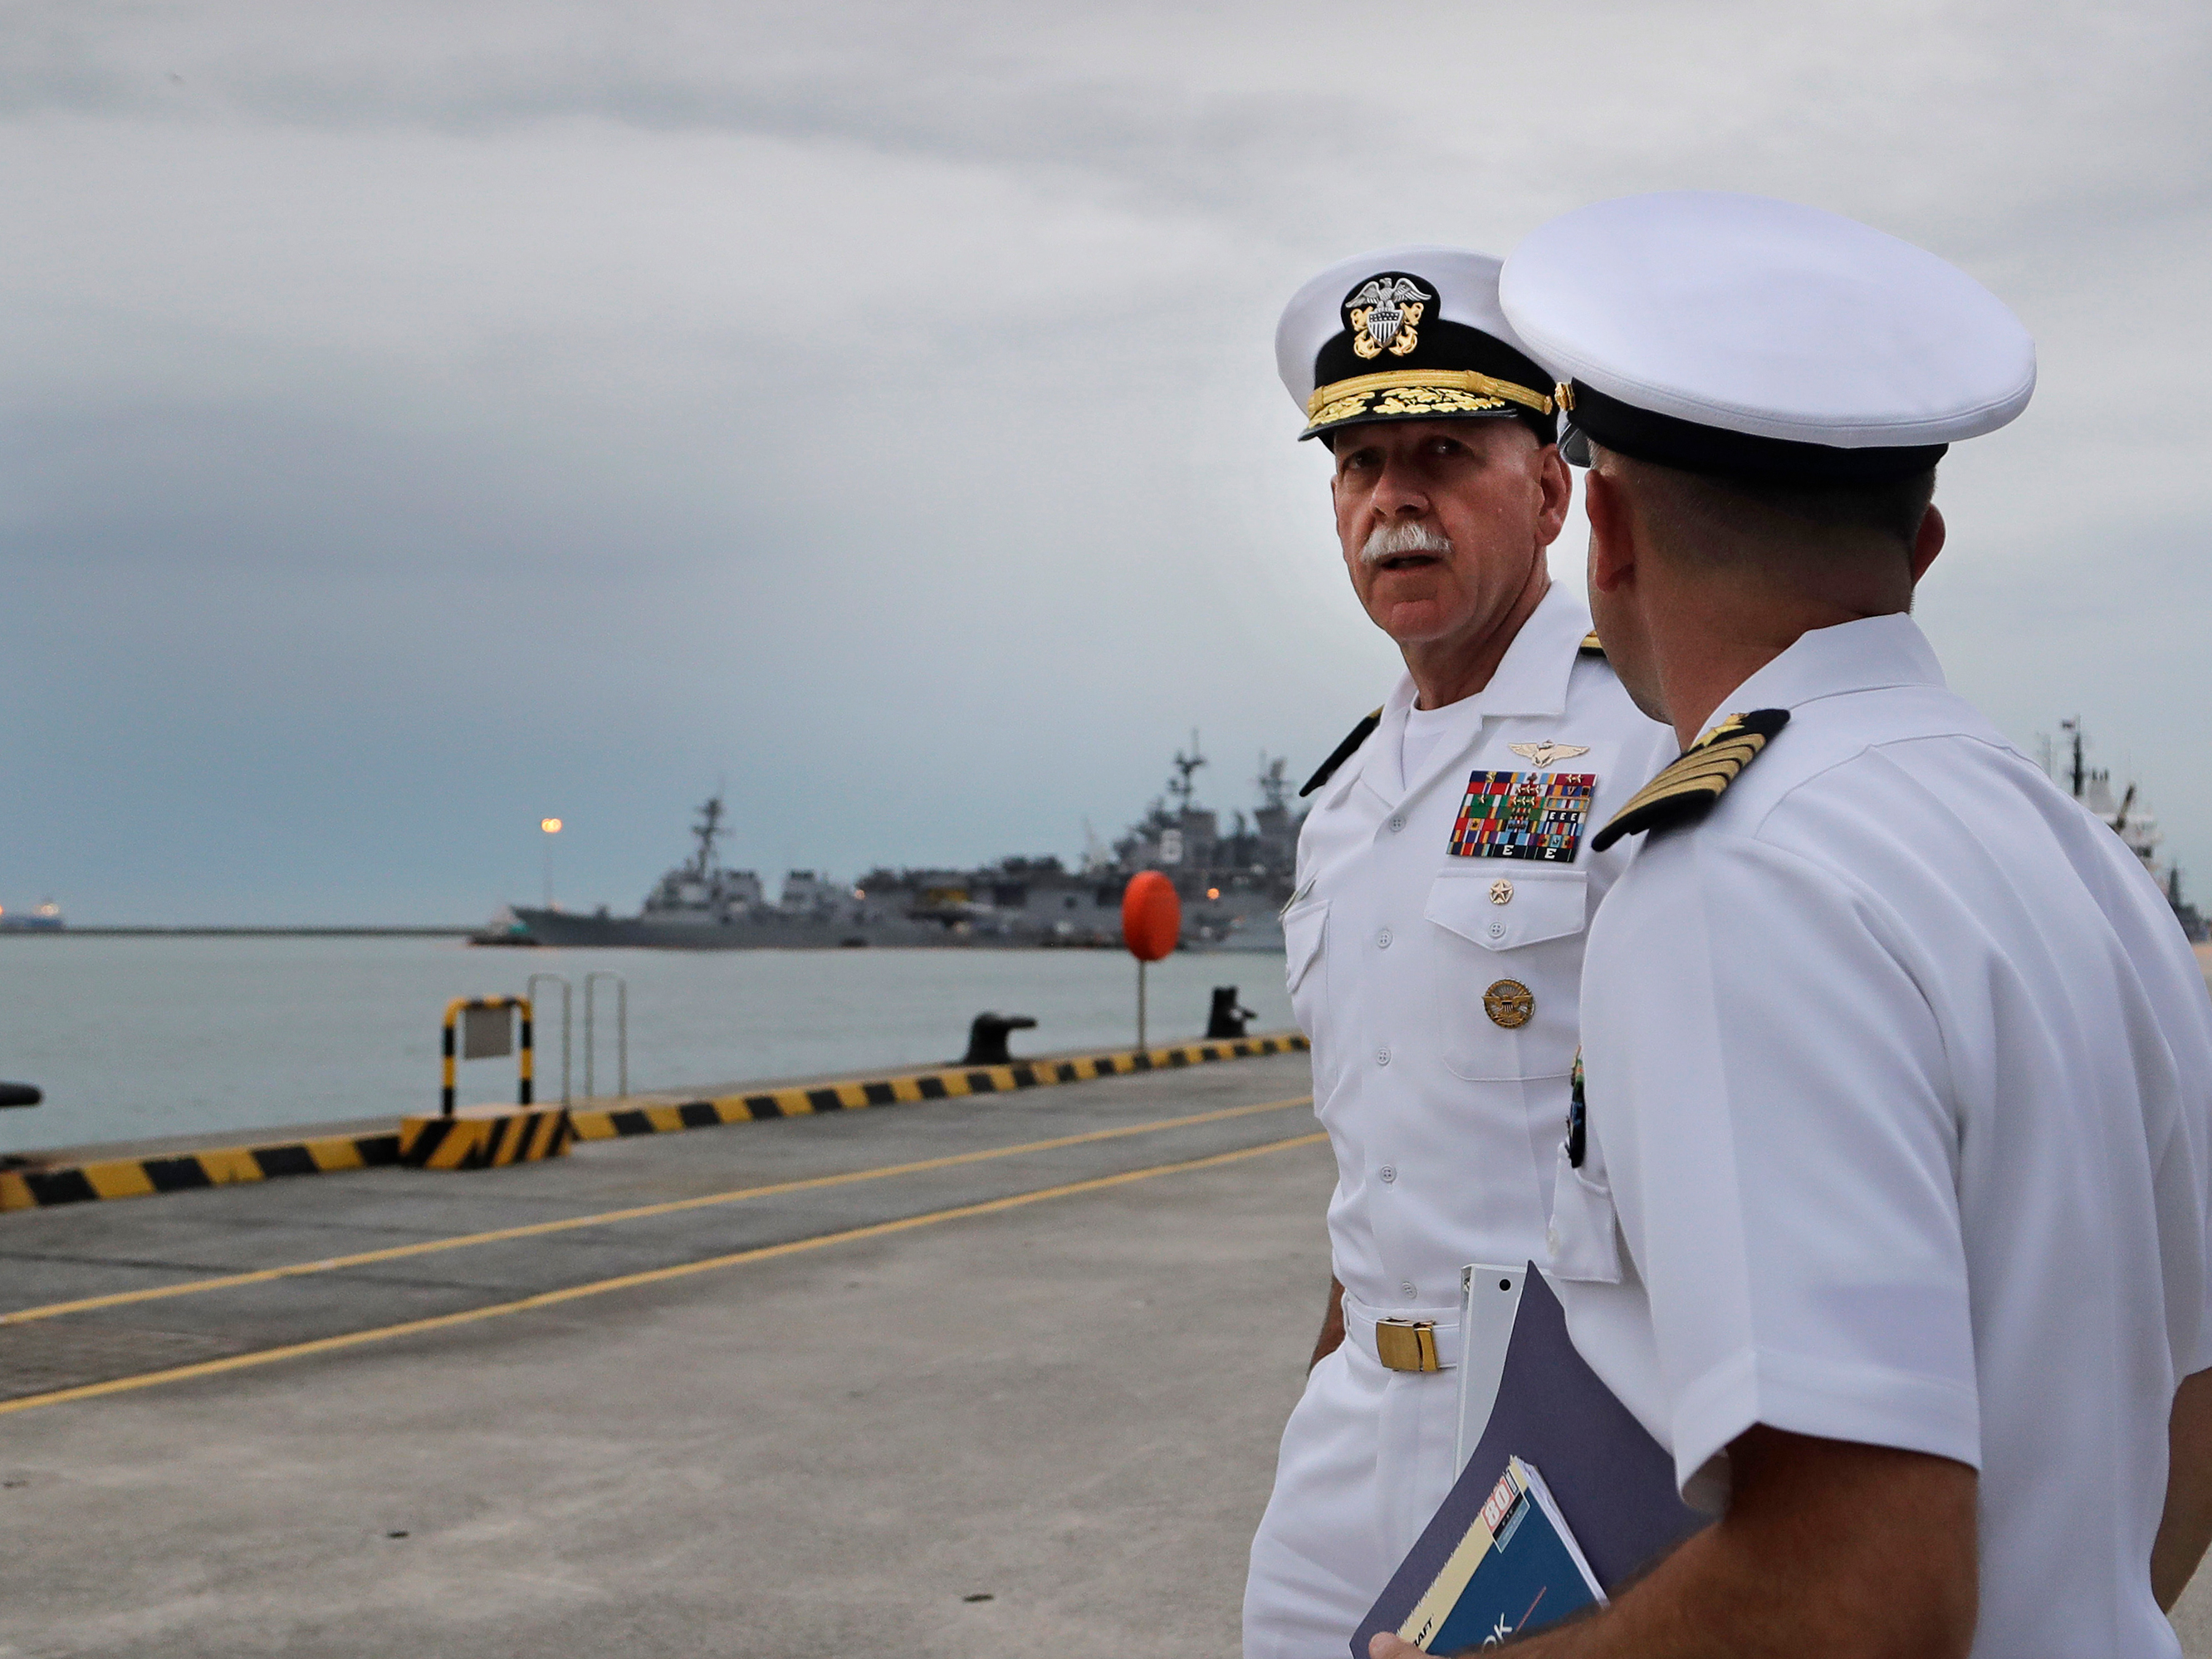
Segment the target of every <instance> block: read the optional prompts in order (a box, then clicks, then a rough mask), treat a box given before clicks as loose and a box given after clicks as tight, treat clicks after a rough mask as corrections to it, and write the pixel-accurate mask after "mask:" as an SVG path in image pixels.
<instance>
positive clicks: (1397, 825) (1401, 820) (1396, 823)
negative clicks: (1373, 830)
mask: <svg viewBox="0 0 2212 1659" xmlns="http://www.w3.org/2000/svg"><path fill="white" fill-rule="evenodd" d="M1405 827H1406V815H1405V814H1404V813H1403V812H1401V813H1399V814H1397V815H1396V816H1395V817H1393V818H1392V819H1391V820H1390V828H1391V829H1394V830H1397V829H1404V828H1405Z"/></svg>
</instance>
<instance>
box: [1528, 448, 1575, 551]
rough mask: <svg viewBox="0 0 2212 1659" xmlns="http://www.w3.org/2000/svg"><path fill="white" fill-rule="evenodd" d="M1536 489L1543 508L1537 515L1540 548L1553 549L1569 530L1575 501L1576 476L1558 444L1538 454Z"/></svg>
mask: <svg viewBox="0 0 2212 1659" xmlns="http://www.w3.org/2000/svg"><path fill="white" fill-rule="evenodd" d="M1536 467H1537V472H1536V488H1537V489H1538V490H1539V491H1540V492H1541V495H1542V497H1543V505H1542V506H1541V507H1539V508H1538V509H1537V513H1536V545H1537V546H1539V547H1549V546H1550V545H1551V544H1553V542H1555V541H1557V540H1559V532H1560V531H1561V530H1563V529H1565V527H1566V523H1567V508H1568V507H1569V505H1570V504H1571V503H1572V501H1574V499H1575V475H1574V473H1573V472H1572V471H1570V470H1569V468H1568V466H1567V464H1566V462H1565V460H1563V459H1561V458H1560V455H1559V445H1557V444H1547V445H1545V446H1544V447H1542V448H1541V449H1539V450H1538V451H1537V452H1536Z"/></svg>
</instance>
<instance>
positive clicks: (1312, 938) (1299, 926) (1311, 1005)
mask: <svg viewBox="0 0 2212 1659" xmlns="http://www.w3.org/2000/svg"><path fill="white" fill-rule="evenodd" d="M1327 945H1328V900H1327V899H1314V900H1309V901H1308V902H1306V903H1304V904H1301V905H1298V906H1297V907H1296V908H1292V909H1289V910H1285V912H1283V958H1284V964H1285V966H1284V975H1283V978H1284V983H1285V985H1286V986H1288V987H1289V989H1290V993H1291V1012H1292V1013H1294V1014H1295V1015H1296V1016H1297V1022H1298V1029H1299V1030H1302V1031H1304V1033H1305V1034H1306V1036H1307V1037H1308V1038H1310V1039H1311V1038H1315V1037H1317V1036H1319V1035H1320V1032H1319V1030H1318V1024H1319V1021H1320V1018H1321V1008H1322V1000H1323V998H1324V997H1326V996H1327V994H1328V963H1326V962H1325V961H1323V959H1322V958H1323V957H1324V955H1325V954H1326V947H1327Z"/></svg>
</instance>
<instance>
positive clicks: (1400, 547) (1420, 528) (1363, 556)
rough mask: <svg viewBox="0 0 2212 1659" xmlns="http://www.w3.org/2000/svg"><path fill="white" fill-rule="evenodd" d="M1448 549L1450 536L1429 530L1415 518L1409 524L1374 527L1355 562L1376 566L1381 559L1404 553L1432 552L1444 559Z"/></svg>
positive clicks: (1392, 557) (1446, 556)
mask: <svg viewBox="0 0 2212 1659" xmlns="http://www.w3.org/2000/svg"><path fill="white" fill-rule="evenodd" d="M1451 550H1452V544H1451V538H1450V537H1449V536H1446V535H1445V534H1443V532H1441V531H1437V530H1431V529H1430V528H1429V526H1426V525H1425V524H1423V523H1421V522H1420V520H1418V519H1416V520H1413V521H1411V522H1409V523H1401V524H1386V525H1378V526H1376V531H1375V533H1374V534H1373V535H1371V536H1370V537H1369V538H1367V545H1366V546H1364V547H1363V548H1361V549H1360V550H1359V562H1360V563H1362V564H1380V563H1382V562H1383V560H1385V559H1395V558H1398V557H1401V556H1403V555H1405V554H1407V553H1434V554H1437V556H1440V557H1443V558H1447V559H1448V558H1449V557H1450V556H1451Z"/></svg>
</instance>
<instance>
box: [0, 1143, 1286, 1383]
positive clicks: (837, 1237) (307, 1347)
mask: <svg viewBox="0 0 2212 1659" xmlns="http://www.w3.org/2000/svg"><path fill="white" fill-rule="evenodd" d="M1327 1139H1328V1135H1327V1134H1326V1133H1320V1132H1316V1133H1313V1134H1309V1135H1293V1136H1291V1138H1290V1139H1287V1140H1269V1141H1263V1142H1261V1144H1260V1145H1259V1146H1244V1147H1240V1148H1238V1149H1237V1151H1236V1152H1215V1153H1213V1154H1212V1155H1211V1156H1210V1157H1206V1158H1186V1159H1184V1160H1183V1161H1182V1162H1181V1163H1179V1164H1153V1165H1152V1167H1151V1168H1150V1169H1145V1170H1123V1171H1122V1172H1121V1174H1119V1175H1109V1176H1094V1177H1092V1178H1091V1180H1088V1181H1071V1182H1066V1183H1065V1184H1063V1185H1061V1186H1058V1187H1040V1188H1036V1190H1035V1191H1033V1192H1026V1193H1016V1194H1013V1195H1012V1197H1008V1198H994V1199H987V1200H984V1201H983V1202H981V1203H979V1204H961V1205H957V1206H954V1207H953V1208H951V1209H949V1210H931V1211H928V1212H926V1213H924V1214H921V1215H910V1216H906V1217H903V1218H901V1219H899V1220H896V1221H878V1222H874V1223H872V1224H871V1225H868V1226H865V1227H848V1228H847V1229H845V1230H844V1231H842V1232H835V1233H818V1234H817V1235H816V1236H815V1237H811V1238H796V1239H793V1240H791V1241H790V1242H788V1243H782V1244H763V1245H758V1246H757V1247H755V1248H754V1249H750V1250H736V1251H732V1253H731V1254H730V1255H715V1256H708V1257H707V1258H706V1259H705V1260H704V1261H682V1262H678V1263H677V1264H676V1265H675V1266H674V1267H653V1268H648V1269H647V1270H646V1271H645V1272H643V1273H623V1274H622V1275H621V1276H619V1277H618V1278H615V1279H596V1280H594V1281H592V1283H590V1284H587V1285H569V1286H568V1287H567V1288H566V1289H564V1290H558V1291H540V1292H538V1294H537V1295H535V1296H526V1297H521V1298H520V1299H519V1300H517V1301H513V1302H495V1303H493V1304H491V1305H490V1306H489V1307H483V1308H470V1309H467V1310H465V1311H463V1312H460V1313H449V1314H437V1315H435V1316H432V1317H430V1318H428V1319H410V1320H408V1321H406V1322H404V1323H401V1324H398V1325H380V1326H376V1327H374V1328H372V1329H369V1330H365V1331H349V1332H347V1333H346V1334H344V1335H343V1336H325V1337H318V1338H317V1339H315V1340H313V1341H312V1342H294V1343H289V1344H287V1345H286V1346H283V1347H281V1348H262V1349H258V1350H257V1351H256V1352H252V1353H240V1354H232V1355H230V1356H229V1357H228V1358H222V1359H204V1360H202V1361H200V1362H199V1363H198V1364H193V1365H173V1366H171V1367H170V1368H169V1369H168V1370H160V1371H144V1372H141V1373H140V1374H139V1375H137V1376H118V1377H114V1378H112V1379H111V1380H109V1381H108V1382H106V1383H83V1384H82V1385H80V1386H79V1387H76V1388H74V1389H54V1390H52V1392H51V1393H47V1394H30V1395H23V1396H21V1398H19V1399H15V1400H0V1414H4V1413H9V1412H23V1411H29V1410H31V1409H32V1408H33V1407H37V1406H58V1405H62V1404H64V1403H65V1402H67V1401H72V1400H94V1399H98V1398H99V1397H100V1395H110V1394H125V1393H128V1392H130V1391H131V1390H132V1389H150V1388H152V1387H154V1386H155V1384H157V1383H183V1382H187V1381H189V1380H191V1378H193V1377H197V1376H220V1375H221V1374H222V1372H225V1371H237V1370H246V1368H247V1367H249V1366H252V1365H270V1364H276V1362H277V1361H278V1360H280V1359H301V1358H306V1357H307V1355H309V1354H318V1353H332V1352H336V1351H337V1350H338V1349H340V1348H356V1347H360V1346H362V1345H363V1344H365V1343H369V1342H382V1341H384V1340H386V1339H388V1338H391V1337H395V1336H413V1335H415V1334H417V1333H418V1332H422V1331H437V1330H444V1329H447V1328H449V1327H451V1326H454V1325H467V1324H472V1323H474V1322H476V1321H477V1320H480V1319H496V1318H498V1317H499V1316H501V1315H502V1314H514V1313H527V1312H529V1311H531V1310H533V1309H538V1308H551V1307H557V1306H558V1305H559V1304H562V1303H563V1302H575V1301H579V1300H580V1299H581V1298H583V1297H587V1296H604V1295H605V1294H606V1293H607V1292H608V1291H628V1290H635V1289H636V1288H637V1287H638V1286H640V1285H659V1284H662V1283H664V1282H665V1281H666V1280H669V1279H683V1278H686V1277H688V1276H689V1275H690V1274H692V1273H712V1272H713V1271H714V1270H715V1269H716V1268H718V1267H744V1266H746V1265H748V1264H750V1263H751V1262H755V1261H775V1259H776V1258H778V1257H780V1256H787V1255H799V1253H800V1252H801V1251H805V1250H818V1249H823V1248H824V1247H825V1246H827V1245H830V1244H849V1243H855V1242H857V1241H859V1240H860V1239H864V1238H884V1237H889V1236H890V1235H891V1234H893V1233H902V1232H910V1231H913V1230H914V1229H915V1228H917V1227H928V1226H933V1225H936V1224H937V1223H938V1222H940V1221H960V1220H964V1219H966V1218H969V1217H971V1216H982V1215H997V1214H1000V1212H1004V1211H1007V1210H1014V1209H1019V1208H1021V1207H1022V1206H1024V1205H1029V1204H1041V1203H1042V1202H1043V1201H1044V1200H1047V1199H1049V1198H1073V1197H1074V1196H1075V1195H1076V1194H1079V1193H1097V1192H1104V1191H1106V1190H1107V1189H1109V1188H1114V1187H1126V1186H1127V1185H1128V1184H1130V1183H1131V1182H1137V1181H1150V1180H1151V1179H1152V1178H1153V1177H1154V1176H1164V1175H1181V1174H1182V1173H1184V1172H1186V1171H1188V1170H1206V1169H1215V1168H1218V1167H1219V1166H1220V1165H1222V1164H1236V1163H1239V1162H1241V1161H1243V1159H1245V1158H1257V1157H1259V1156H1260V1155H1261V1153H1263V1152H1286V1151H1288V1150H1289V1149H1291V1147H1293V1146H1315V1145H1316V1144H1317V1143H1319V1142H1322V1141H1325V1140H1327Z"/></svg>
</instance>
